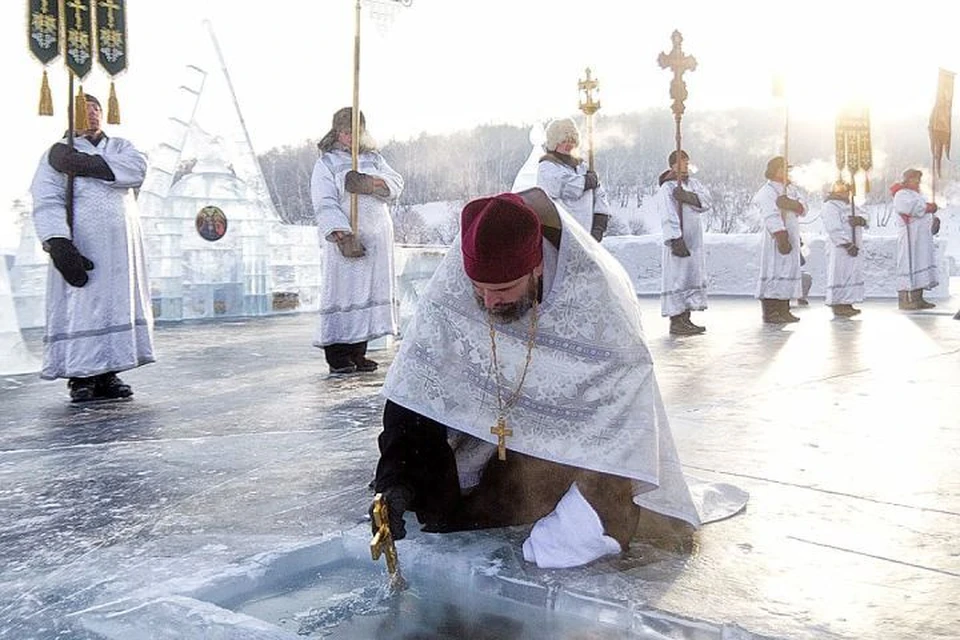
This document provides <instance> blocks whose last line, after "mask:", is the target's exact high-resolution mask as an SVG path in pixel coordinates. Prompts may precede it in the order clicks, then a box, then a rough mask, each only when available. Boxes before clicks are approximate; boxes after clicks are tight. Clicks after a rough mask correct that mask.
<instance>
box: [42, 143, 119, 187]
mask: <svg viewBox="0 0 960 640" xmlns="http://www.w3.org/2000/svg"><path fill="white" fill-rule="evenodd" d="M47 162H49V163H50V166H51V167H53V168H54V169H56V170H57V171H59V172H60V173H69V174H72V175H75V176H82V177H85V178H99V179H100V180H109V181H111V182H112V181H113V180H115V179H116V176H114V175H113V171H112V170H111V169H110V165H108V164H107V161H106V160H104V159H103V158H102V157H100V156H98V155H96V154H92V153H83V152H81V151H77V150H76V149H74V148H73V147H71V146H70V145H67V144H63V143H62V142H58V143H56V144H55V145H53V146H52V147H50V153H48V154H47Z"/></svg>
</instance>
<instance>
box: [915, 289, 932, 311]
mask: <svg viewBox="0 0 960 640" xmlns="http://www.w3.org/2000/svg"><path fill="white" fill-rule="evenodd" d="M913 301H914V302H915V303H916V304H917V309H933V308H934V307H935V306H937V305H935V304H933V303H932V302H927V301H926V300H924V299H923V289H914V290H913Z"/></svg>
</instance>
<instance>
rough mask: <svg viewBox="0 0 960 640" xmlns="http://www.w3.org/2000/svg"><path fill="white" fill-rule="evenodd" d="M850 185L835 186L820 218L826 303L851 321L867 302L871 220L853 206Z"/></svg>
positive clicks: (841, 316) (825, 202)
mask: <svg viewBox="0 0 960 640" xmlns="http://www.w3.org/2000/svg"><path fill="white" fill-rule="evenodd" d="M850 197H851V194H850V185H849V184H847V183H846V182H843V181H838V182H836V183H834V185H833V187H832V188H831V190H830V193H829V194H828V195H827V197H826V199H825V200H824V201H823V207H822V208H821V209H820V218H821V220H822V221H823V229H824V231H826V233H827V240H828V242H827V294H826V303H827V306H829V307H830V308H831V309H833V315H835V316H837V317H840V318H849V317H851V316H855V315H857V314H859V313H860V309H857V308H856V307H854V306H853V304H854V303H856V302H863V256H861V255H860V250H861V248H862V247H863V228H864V227H866V226H867V218H866V216H865V215H863V212H862V211H860V210H859V209H856V208H855V207H854V206H853V205H852V204H851V202H850Z"/></svg>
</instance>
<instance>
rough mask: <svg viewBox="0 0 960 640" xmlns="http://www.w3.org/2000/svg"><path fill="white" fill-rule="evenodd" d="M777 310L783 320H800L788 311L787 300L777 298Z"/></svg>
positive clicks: (788, 302) (788, 304)
mask: <svg viewBox="0 0 960 640" xmlns="http://www.w3.org/2000/svg"><path fill="white" fill-rule="evenodd" d="M777 311H778V313H779V314H780V317H781V318H782V319H783V322H800V318H798V317H797V316H795V315H793V314H792V313H790V301H789V300H777Z"/></svg>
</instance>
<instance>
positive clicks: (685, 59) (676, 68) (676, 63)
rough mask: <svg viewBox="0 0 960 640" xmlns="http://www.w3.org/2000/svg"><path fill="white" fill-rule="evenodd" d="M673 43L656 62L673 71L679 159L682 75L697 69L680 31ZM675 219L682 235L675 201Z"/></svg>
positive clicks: (684, 90)
mask: <svg viewBox="0 0 960 640" xmlns="http://www.w3.org/2000/svg"><path fill="white" fill-rule="evenodd" d="M670 40H671V41H672V42H673V48H672V49H671V50H670V53H662V52H661V53H660V55H659V56H658V57H657V62H658V63H659V65H660V68H661V69H670V70H671V71H673V79H672V80H671V81H670V98H671V99H672V100H673V103H672V104H671V105H670V110H671V111H673V120H674V123H675V124H676V130H675V136H674V137H675V140H676V143H677V144H676V148H677V158H678V159H679V158H680V152H681V151H682V150H683V145H682V138H681V131H680V121H681V120H683V112H684V111H685V110H686V107H685V106H684V104H683V103H684V101H686V99H687V95H688V94H687V83H686V82H684V80H683V74H684V73H685V72H687V71H694V70H695V69H696V68H697V60H696V58H694V57H693V56H688V55H686V54H685V53H684V52H683V36H682V35H681V34H680V31H678V30H675V31H674V32H673V34H671V36H670ZM677 184H678V185H680V176H677ZM677 218H679V220H680V233H681V235H682V234H683V203H682V202H680V200H677Z"/></svg>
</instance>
